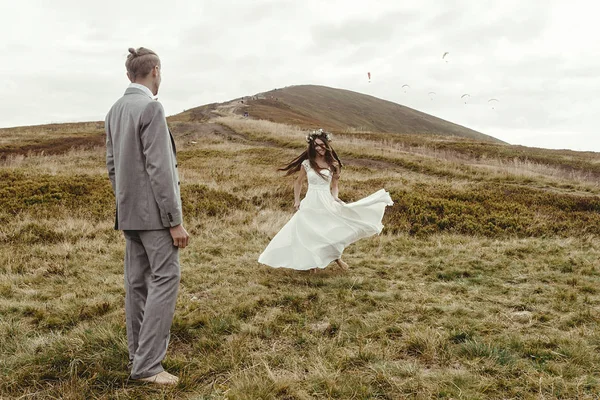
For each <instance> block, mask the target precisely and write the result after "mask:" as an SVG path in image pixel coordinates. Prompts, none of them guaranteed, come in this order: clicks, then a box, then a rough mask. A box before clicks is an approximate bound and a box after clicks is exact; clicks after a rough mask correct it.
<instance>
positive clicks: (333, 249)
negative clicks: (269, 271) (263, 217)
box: [258, 129, 394, 272]
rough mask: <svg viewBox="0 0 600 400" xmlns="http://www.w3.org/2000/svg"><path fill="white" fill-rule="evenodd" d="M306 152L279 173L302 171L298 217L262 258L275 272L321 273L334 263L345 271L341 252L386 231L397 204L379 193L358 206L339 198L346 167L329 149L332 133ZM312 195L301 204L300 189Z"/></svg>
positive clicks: (314, 140) (318, 135) (319, 135)
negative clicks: (385, 219) (304, 187)
mask: <svg viewBox="0 0 600 400" xmlns="http://www.w3.org/2000/svg"><path fill="white" fill-rule="evenodd" d="M306 141H307V142H308V149H307V150H306V151H304V152H303V153H302V154H300V155H299V156H298V157H296V158H295V159H294V160H292V161H291V162H290V163H289V164H288V165H286V166H285V167H283V168H280V171H287V174H286V175H291V174H293V173H296V172H299V174H298V177H297V178H296V181H295V182H294V208H295V209H296V210H297V212H296V213H295V214H294V215H293V216H292V218H291V219H290V220H289V221H288V223H287V224H286V225H285V226H284V227H283V228H281V230H280V231H279V233H277V235H275V237H274V238H273V240H271V242H270V243H269V245H268V246H267V248H266V249H265V250H264V251H263V253H262V254H261V255H260V257H259V258H258V261H259V262H260V263H262V264H266V265H269V266H271V267H274V268H280V267H283V268H291V269H295V270H313V271H315V272H316V271H317V270H318V269H323V268H325V267H327V265H328V264H329V263H330V262H332V261H335V262H336V263H337V265H338V266H339V267H340V268H342V269H343V270H347V269H348V265H347V264H346V263H345V262H344V261H342V252H343V251H344V249H345V248H346V247H347V246H348V245H350V244H351V243H353V242H355V241H357V240H359V239H361V238H365V237H368V236H372V235H374V234H378V233H380V232H381V230H382V229H383V225H382V224H381V220H382V218H383V214H384V211H385V207H386V206H391V205H392V204H394V203H393V202H392V199H391V197H390V194H389V193H388V192H387V191H385V190H384V189H381V190H379V191H377V192H375V193H373V194H371V195H370V196H367V197H365V198H364V199H361V200H359V201H356V202H354V203H348V204H346V203H344V202H343V201H341V200H340V199H339V198H338V181H339V178H340V172H341V170H342V162H341V160H340V159H339V157H338V155H337V154H336V152H335V150H333V148H332V147H331V145H330V144H329V142H330V141H331V136H330V134H329V133H327V132H325V131H323V130H322V129H319V130H317V131H313V132H312V133H311V134H309V135H308V136H307V137H306ZM305 180H308V191H307V193H306V196H305V197H304V199H303V200H302V201H300V191H301V189H302V184H303V183H304V181H305Z"/></svg>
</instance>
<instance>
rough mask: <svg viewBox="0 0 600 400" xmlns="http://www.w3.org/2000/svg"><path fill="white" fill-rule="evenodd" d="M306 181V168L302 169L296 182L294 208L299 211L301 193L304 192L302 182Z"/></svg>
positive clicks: (302, 167)
mask: <svg viewBox="0 0 600 400" xmlns="http://www.w3.org/2000/svg"><path fill="white" fill-rule="evenodd" d="M304 179H306V170H305V169H304V166H301V167H300V173H299V174H298V177H297V178H296V180H295V181H294V208H295V209H296V210H297V209H298V208H300V191H301V190H302V182H304Z"/></svg>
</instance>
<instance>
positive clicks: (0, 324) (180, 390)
mask: <svg viewBox="0 0 600 400" xmlns="http://www.w3.org/2000/svg"><path fill="white" fill-rule="evenodd" d="M213 122H218V123H219V124H222V125H226V127H228V128H223V129H215V127H214V126H212V125H211V126H204V127H203V128H201V127H198V129H195V128H194V125H193V124H194V123H193V122H190V121H179V122H177V123H174V125H175V126H176V127H177V128H176V129H174V132H175V134H176V136H177V137H178V148H179V163H180V172H181V178H182V196H183V199H184V207H185V216H186V217H185V221H186V222H185V224H186V227H187V229H188V230H189V231H190V233H191V234H192V235H193V236H192V242H191V245H190V247H189V248H187V249H186V250H185V251H183V252H182V254H181V265H182V282H181V288H180V292H179V299H178V303H177V312H176V317H175V321H174V324H173V329H172V334H173V335H172V342H171V346H170V349H169V353H168V357H167V359H166V361H165V366H166V367H167V369H169V370H170V371H172V372H174V373H176V374H178V375H180V376H181V377H182V382H181V384H180V385H178V386H177V387H176V388H168V389H163V388H155V387H151V386H147V385H140V384H136V383H134V382H131V381H128V380H127V370H126V363H127V349H126V337H125V324H124V308H123V300H124V291H123V272H122V269H123V266H122V262H123V261H122V260H123V253H124V242H123V238H122V236H121V235H120V234H119V233H118V232H115V231H114V230H113V229H112V212H113V210H112V202H113V199H112V196H111V194H110V185H109V183H108V180H107V178H106V173H105V171H104V167H103V162H104V158H103V151H102V149H101V148H89V149H74V150H67V151H64V152H62V153H60V154H55V155H30V156H26V155H17V156H10V157H7V158H6V160H4V161H3V164H2V165H1V167H0V175H1V177H2V179H1V180H0V206H1V207H0V221H2V222H4V223H3V224H2V225H0V226H1V227H0V315H2V318H1V319H0V353H1V355H2V356H1V357H0V398H19V397H22V398H39V399H42V398H62V399H80V398H90V399H109V398H110V399H118V398H139V399H142V398H143V399H148V398H156V399H158V398H160V399H180V398H193V399H327V398H340V399H351V398H354V399H402V398H412V399H429V398H447V399H451V398H454V399H457V398H473V399H476V398H479V399H511V398H514V399H517V398H519V399H520V398H524V399H553V398H556V399H564V398H569V399H571V398H580V399H594V398H597V393H598V392H599V391H600V369H599V368H600V367H599V365H600V356H599V355H598V354H599V353H598V349H599V346H600V334H599V333H598V329H597V325H598V322H600V314H599V313H598V309H599V305H600V289H598V288H599V287H600V286H599V284H600V263H599V261H598V260H600V245H599V244H598V243H600V242H599V241H598V236H599V235H600V232H598V231H597V227H598V226H600V221H599V220H598V215H600V200H599V199H598V195H597V194H598V188H597V185H595V184H593V183H591V182H590V181H589V180H588V179H587V178H586V175H585V168H583V169H581V168H580V169H579V170H578V171H579V172H578V173H577V174H574V175H572V176H568V175H561V172H560V171H557V170H556V169H555V168H556V167H555V166H553V165H551V164H542V163H531V164H527V163H526V162H525V161H519V162H514V163H513V164H510V162H509V161H506V159H505V158H501V157H499V158H494V157H488V158H487V159H485V160H482V159H479V160H476V159H475V157H473V156H466V155H464V154H463V155H460V154H459V153H457V152H452V151H450V150H434V148H433V147H432V146H431V144H427V143H422V144H421V145H420V146H408V145H407V146H405V147H402V146H401V145H400V144H399V142H398V141H397V136H394V138H393V139H392V138H391V135H390V138H387V139H386V138H385V137H381V136H378V135H374V136H373V138H372V140H369V139H368V137H366V136H360V135H361V134H359V133H356V134H355V133H349V134H348V136H345V135H344V134H340V135H337V138H336V142H335V146H336V149H337V150H338V151H339V153H340V155H341V156H342V158H343V159H345V160H347V166H346V168H345V170H344V172H343V175H342V181H341V197H342V198H344V199H346V200H351V199H356V198H359V197H362V196H364V195H365V194H368V193H370V192H373V191H375V190H377V189H379V188H381V187H385V188H387V189H388V190H390V191H391V192H392V195H393V196H394V199H395V201H396V205H395V206H394V207H392V208H390V209H388V213H387V214H386V217H385V220H384V223H385V224H386V229H385V230H384V232H383V234H382V235H380V236H377V237H374V238H370V239H366V240H363V241H360V242H358V243H356V244H355V245H352V246H351V247H349V248H348V249H347V251H346V253H345V258H346V261H347V262H348V263H349V264H350V265H351V271H350V272H349V273H347V274H342V273H340V272H339V271H336V270H335V269H332V270H328V269H326V270H325V271H323V272H322V273H319V274H306V273H301V272H295V271H282V270H272V269H269V268H267V267H264V266H261V265H259V264H258V263H257V262H256V259H257V257H258V254H259V253H260V252H261V251H262V250H263V249H264V247H265V246H266V244H267V243H268V241H269V238H271V237H272V236H273V235H274V234H275V233H276V232H277V231H278V229H279V228H280V227H281V226H282V225H283V224H284V223H285V222H286V221H287V220H288V218H289V217H290V216H291V213H292V207H291V205H292V198H293V193H292V188H291V180H290V179H289V178H284V177H282V174H281V173H279V172H277V171H276V167H277V166H279V165H280V164H281V163H282V162H283V161H285V160H288V159H290V158H292V157H293V156H294V155H296V154H297V153H298V151H299V150H300V149H301V148H303V147H304V142H303V136H304V133H303V132H302V131H301V130H299V129H297V128H294V127H290V126H285V125H279V124H274V123H269V122H265V121H251V120H247V119H246V120H244V119H241V118H234V117H223V118H221V119H219V120H217V121H212V122H211V123H213ZM69 129H75V128H69ZM0 133H1V132H0ZM53 134H56V135H58V134H59V133H57V132H55V133H53ZM353 135H358V136H356V137H355V136H353ZM2 137H3V138H4V136H2ZM21 139H27V140H29V139H31V138H28V137H27V135H24V136H22V137H21ZM407 140H410V137H407ZM192 141H196V143H195V144H194V143H192ZM11 143H12V142H11V140H8V139H6V140H5V144H8V145H11ZM431 143H433V139H432V141H431ZM394 146H397V147H394ZM436 151H437V153H436ZM461 157H464V158H461ZM573 157H576V155H575V156H573ZM586 157H587V155H582V158H581V160H580V159H574V161H573V162H574V163H577V162H581V163H582V164H581V165H584V162H589V160H588V159H587V158H586ZM474 160H476V163H475V162H474ZM503 163H504V164H503ZM473 164H477V165H473ZM74 171H76V172H75V173H74ZM490 224H491V225H490ZM585 231H587V233H584V232H585ZM469 232H470V233H469ZM23 396H24V397H23Z"/></svg>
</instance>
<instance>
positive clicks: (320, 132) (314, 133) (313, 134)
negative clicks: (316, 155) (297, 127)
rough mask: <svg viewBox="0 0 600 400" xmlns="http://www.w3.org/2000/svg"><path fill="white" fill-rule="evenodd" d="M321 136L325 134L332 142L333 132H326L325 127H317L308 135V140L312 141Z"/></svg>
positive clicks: (308, 141)
mask: <svg viewBox="0 0 600 400" xmlns="http://www.w3.org/2000/svg"><path fill="white" fill-rule="evenodd" d="M319 136H324V137H325V139H326V140H327V141H328V142H331V133H329V132H325V131H324V130H323V129H317V130H316V131H312V132H311V133H309V134H308V135H307V136H306V142H307V143H311V142H312V141H313V140H315V139H316V138H318V137H319Z"/></svg>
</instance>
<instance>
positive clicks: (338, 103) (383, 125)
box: [178, 85, 503, 143]
mask: <svg viewBox="0 0 600 400" xmlns="http://www.w3.org/2000/svg"><path fill="white" fill-rule="evenodd" d="M231 104H235V105H237V107H235V113H237V114H244V113H248V115H249V117H250V118H253V119H263V120H269V121H272V122H277V123H286V124H290V125H296V126H299V127H302V128H307V129H314V128H317V127H322V128H324V129H328V130H332V131H346V130H352V131H364V132H382V133H402V134H407V133H409V134H432V135H442V136H458V137H465V138H470V139H475V140H481V141H487V142H494V143H503V142H502V141H501V140H499V139H496V138H494V137H492V136H489V135H485V134H483V133H481V132H477V131H474V130H472V129H469V128H466V127H464V126H461V125H457V124H455V123H452V122H449V121H445V120H443V119H440V118H437V117H434V116H432V115H429V114H426V113H423V112H420V111H417V110H414V109H412V108H409V107H405V106H402V105H400V104H396V103H393V102H391V101H387V100H382V99H379V98H377V97H373V96H370V95H366V94H362V93H357V92H353V91H350V90H345V89H335V88H330V87H326V86H317V85H299V86H290V87H286V88H283V89H274V90H271V91H268V92H264V93H259V94H256V95H253V96H245V97H242V98H239V99H235V100H232V102H231ZM217 106H218V105H217V104H209V105H205V106H201V107H196V108H193V109H190V110H187V111H185V112H184V113H182V114H180V115H179V116H178V117H179V118H186V119H187V118H189V120H192V121H198V120H203V119H205V118H206V117H208V116H209V115H210V112H211V111H212V110H215V109H216V108H217Z"/></svg>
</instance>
